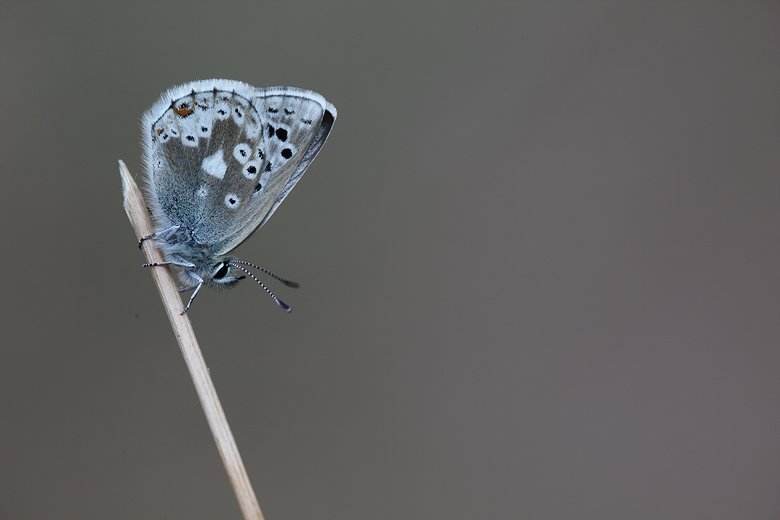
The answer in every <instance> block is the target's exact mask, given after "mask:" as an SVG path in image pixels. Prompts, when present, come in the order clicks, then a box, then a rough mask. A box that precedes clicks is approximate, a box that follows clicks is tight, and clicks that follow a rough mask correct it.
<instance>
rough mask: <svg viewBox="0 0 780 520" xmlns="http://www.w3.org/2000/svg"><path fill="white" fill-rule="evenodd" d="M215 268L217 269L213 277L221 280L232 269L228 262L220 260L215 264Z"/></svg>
mask: <svg viewBox="0 0 780 520" xmlns="http://www.w3.org/2000/svg"><path fill="white" fill-rule="evenodd" d="M214 269H215V271H214V274H212V275H211V278H213V279H214V280H221V279H222V278H224V277H226V276H227V274H228V272H229V271H230V266H229V265H228V264H227V262H220V263H218V264H217V265H215V266H214Z"/></svg>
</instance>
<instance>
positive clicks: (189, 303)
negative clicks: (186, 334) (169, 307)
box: [182, 273, 203, 314]
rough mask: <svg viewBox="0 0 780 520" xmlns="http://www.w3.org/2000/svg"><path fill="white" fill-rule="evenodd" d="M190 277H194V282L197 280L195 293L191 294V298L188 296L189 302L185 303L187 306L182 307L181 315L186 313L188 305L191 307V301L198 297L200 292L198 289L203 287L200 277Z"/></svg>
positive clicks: (193, 274) (194, 275) (192, 274)
mask: <svg viewBox="0 0 780 520" xmlns="http://www.w3.org/2000/svg"><path fill="white" fill-rule="evenodd" d="M190 275H191V276H193V277H195V279H196V280H198V285H197V286H195V292H194V293H192V296H190V301H188V302H187V306H186V307H184V310H183V311H182V314H185V313H186V312H187V309H189V308H190V305H192V300H194V299H195V297H196V296H197V295H198V291H200V288H201V287H203V279H202V278H201V277H200V276H198V275H196V274H195V273H190Z"/></svg>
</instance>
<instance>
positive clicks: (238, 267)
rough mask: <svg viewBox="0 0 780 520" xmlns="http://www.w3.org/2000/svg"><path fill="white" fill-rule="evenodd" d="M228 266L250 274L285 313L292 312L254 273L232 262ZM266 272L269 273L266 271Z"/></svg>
mask: <svg viewBox="0 0 780 520" xmlns="http://www.w3.org/2000/svg"><path fill="white" fill-rule="evenodd" d="M241 263H242V264H244V263H246V262H241ZM228 265H229V266H231V267H235V268H236V269H240V270H242V271H244V272H245V273H246V274H248V275H249V277H250V278H252V280H254V281H256V282H257V283H259V284H260V287H262V288H263V289H265V292H267V293H268V294H269V295H270V296H271V298H273V299H274V301H275V302H276V304H277V305H279V307H281V308H282V309H284V310H285V311H287V312H290V311H292V309H291V308H290V307H289V306H288V305H287V304H286V303H284V302H283V301H282V300H280V299H279V298H277V297H276V295H275V294H274V293H272V292H271V290H270V289H269V288H268V287H266V286H265V284H263V282H261V281H260V280H258V279H257V278H256V277H255V275H253V274H252V273H250V272H249V271H247V270H246V269H244V268H243V267H241V266H240V265H236V264H234V263H233V262H230V263H229V264H228ZM249 265H251V264H249ZM252 267H255V266H252ZM263 271H265V269H263ZM266 272H267V271H266ZM280 280H281V278H280ZM193 296H194V295H193Z"/></svg>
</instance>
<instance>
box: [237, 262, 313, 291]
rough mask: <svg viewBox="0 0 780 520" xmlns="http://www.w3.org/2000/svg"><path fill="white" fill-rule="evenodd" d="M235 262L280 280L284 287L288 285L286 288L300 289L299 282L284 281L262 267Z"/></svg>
mask: <svg viewBox="0 0 780 520" xmlns="http://www.w3.org/2000/svg"><path fill="white" fill-rule="evenodd" d="M233 261H234V262H236V263H239V264H244V265H248V266H249V267H254V268H255V269H257V270H259V271H263V272H264V273H265V274H267V275H268V276H271V277H273V278H276V279H277V280H279V281H280V282H282V283H283V284H284V285H286V286H288V287H295V288H296V289H297V288H298V287H300V285H298V282H291V281H290V280H285V279H284V278H282V277H281V276H276V275H275V274H274V273H272V272H271V271H269V270H267V269H263V268H262V267H260V266H259V265H255V264H250V263H249V262H242V261H241V260H233ZM243 271H245V272H246V269H243ZM255 279H256V278H255ZM258 283H259V282H258ZM263 287H265V286H263ZM266 290H267V289H266Z"/></svg>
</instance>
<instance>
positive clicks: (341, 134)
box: [0, 0, 780, 520]
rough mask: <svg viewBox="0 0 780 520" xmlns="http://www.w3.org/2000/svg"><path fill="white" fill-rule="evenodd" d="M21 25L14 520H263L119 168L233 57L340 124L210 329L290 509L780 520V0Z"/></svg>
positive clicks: (121, 9) (239, 405) (207, 341)
mask: <svg viewBox="0 0 780 520" xmlns="http://www.w3.org/2000/svg"><path fill="white" fill-rule="evenodd" d="M0 11H1V12H2V15H1V16H0V41H1V42H2V44H1V45H0V70H2V75H0V84H2V92H3V94H4V95H5V96H6V102H5V103H3V104H2V108H1V110H2V118H0V130H1V131H2V140H0V157H2V164H3V166H2V181H3V189H2V190H0V216H1V218H2V225H3V230H4V241H3V252H4V254H3V256H4V258H5V261H6V264H5V266H6V267H5V273H6V274H5V276H4V283H5V286H4V288H3V290H2V297H1V298H0V305H2V309H1V310H2V313H1V314H0V316H1V317H0V320H2V322H1V323H0V327H1V328H2V332H3V337H4V340H3V342H2V346H0V397H1V399H0V417H2V420H1V421H0V518H3V519H33V518H34V519H39V518H78V519H105V518H112V519H138V518H144V519H158V518H159V519H170V518H188V519H213V518H240V513H239V510H238V506H237V505H236V502H235V499H234V496H233V493H232V490H231V488H230V486H229V484H228V480H227V477H226V475H225V472H224V470H223V468H222V464H221V461H220V459H219V456H218V454H217V451H216V449H215V446H214V441H213V440H212V438H211V436H210V433H209V431H208V427H207V425H206V422H205V419H204V417H203V412H202V411H201V409H200V406H199V403H198V400H197V397H196V394H195V391H194V388H193V386H192V383H191V381H190V380H189V376H188V374H187V370H186V368H185V365H184V363H183V360H182V359H181V354H180V352H179V349H178V347H177V345H176V342H175V339H174V336H173V334H172V332H171V330H170V328H169V325H168V321H167V318H166V316H165V314H164V312H163V309H162V306H161V303H160V300H159V297H158V295H157V292H156V289H155V287H154V285H153V282H152V278H151V276H150V274H149V272H148V270H146V269H144V268H142V267H141V263H142V262H143V261H144V258H143V256H142V254H141V253H140V252H139V250H138V248H137V247H136V238H135V236H134V234H133V231H132V228H131V227H130V224H129V223H128V221H127V218H126V216H125V213H124V211H123V209H122V200H121V184H120V178H119V173H118V168H117V160H118V159H123V160H124V161H125V162H126V163H127V164H128V166H129V168H130V170H131V171H132V172H133V173H134V174H135V175H136V176H137V178H138V180H139V183H141V181H142V175H141V166H140V146H139V140H140V130H139V124H138V121H139V118H140V116H141V114H142V113H143V111H144V110H146V109H147V108H148V107H149V106H151V104H152V103H153V102H154V101H156V100H157V98H158V96H159V95H160V93H161V92H162V91H164V90H165V89H167V88H169V87H171V86H173V85H177V84H180V83H184V82H187V81H192V80H196V79H207V78H212V77H218V78H229V79H235V80H241V81H245V82H247V83H250V84H252V85H255V86H258V87H263V86H275V85H289V86H296V87H302V88H307V89H312V90H315V91H317V92H320V93H321V94H322V95H324V96H325V97H326V98H327V99H328V100H330V101H331V102H333V103H334V104H335V105H336V107H337V108H338V114H339V117H338V120H337V122H336V125H335V127H334V129H333V133H332V134H331V137H330V139H329V141H328V144H327V145H326V146H325V147H324V149H323V150H322V153H321V154H320V155H319V157H318V158H317V160H316V161H315V162H314V163H313V165H312V166H311V168H310V169H309V170H308V172H307V174H306V175H305V176H304V178H303V180H302V181H301V182H300V183H299V184H298V186H297V187H296V189H295V190H294V191H293V192H292V194H291V195H290V197H288V198H287V200H286V201H285V202H284V204H283V205H282V206H281V207H280V208H279V210H278V211H277V212H276V213H275V215H274V217H273V218H272V219H271V220H270V222H269V223H268V224H267V225H266V226H265V227H264V228H263V229H262V230H261V231H260V232H258V233H257V234H255V235H254V236H253V237H252V239H251V240H249V241H248V242H247V243H245V244H244V245H242V246H241V247H240V248H239V249H238V250H237V251H236V253H237V255H238V256H239V257H240V258H241V259H243V260H246V261H250V262H255V263H258V264H260V265H262V266H263V267H265V268H267V269H270V270H271V271H274V272H276V273H277V274H279V275H281V276H283V277H287V278H290V279H293V280H296V281H298V282H299V283H300V284H301V289H299V290H297V291H296V290H292V289H289V288H286V287H283V286H281V285H280V284H278V283H276V282H275V281H273V280H270V279H268V285H269V287H271V288H272V289H273V290H275V291H276V293H277V294H278V295H279V297H280V298H281V299H282V300H284V301H285V302H287V303H288V304H289V305H290V306H292V308H293V312H292V313H291V314H289V315H288V314H286V313H284V312H283V311H281V310H280V309H279V308H278V307H277V306H276V305H275V304H274V302H273V301H272V300H271V299H270V298H269V297H268V296H267V295H266V294H265V293H264V292H263V291H262V290H261V289H260V288H259V287H257V286H256V285H254V284H252V283H243V284H241V285H240V286H239V287H238V288H236V289H235V290H232V291H228V292H219V293H218V292H214V291H206V292H201V294H200V295H199V296H198V299H197V300H196V302H195V304H194V306H193V308H192V309H191V311H190V313H189V315H190V318H191V319H192V321H193V324H194V327H195V330H196V332H197V334H198V337H199V340H200V344H201V348H202V349H203V352H204V355H205V357H206V360H207V362H208V364H209V366H210V369H211V375H212V377H213V378H214V381H215V384H216V387H217V390H218V392H219V395H220V398H221V400H222V403H223V405H224V407H225V410H226V413H227V416H228V419H229V421H230V423H231V426H232V428H233V433H234V435H235V437H236V440H237V442H238V445H239V448H240V450H241V453H242V455H243V457H244V462H245V464H246V467H247V471H248V473H249V476H250V478H251V479H252V482H253V484H254V487H255V491H256V493H257V496H258V500H259V502H260V505H261V507H262V509H263V512H264V514H265V516H266V518H267V519H268V520H284V519H302V518H318V519H367V518H370V519H395V518H414V519H418V518H419V519H438V518H448V519H472V518H490V519H493V518H496V519H517V518H588V519H590V518H592V519H600V520H604V519H626V518H631V519H658V518H664V519H677V518H679V519H691V518H707V519H708V520H711V519H733V518H762V519H777V518H780V493H779V491H780V377H778V372H779V371H780V270H779V269H778V267H779V265H778V258H779V253H780V229H779V226H778V224H779V223H780V96H779V95H778V94H779V93H780V6H779V5H778V3H777V2H770V1H766V2H761V1H753V2H725V1H706V2H705V1H702V2H669V3H657V2H645V3H639V4H635V3H625V2H619V1H605V2H597V3H593V2H588V3H585V2H573V1H558V2H523V1H519V2H511V3H510V2H507V3H500V2H496V3H488V2H479V3H477V2H474V3H454V2H452V3H445V2H440V3H439V2H428V1H423V2H414V3H412V2H409V3H391V2H376V1H370V2H296V1H291V2H275V3H268V2H234V1H230V0H228V1H223V2H211V3H210V2H181V1H177V2H150V1H139V2H113V3H105V2H81V1H73V2H54V1H48V2H16V1H10V2H6V3H5V4H4V5H3V6H2V7H1V8H0Z"/></svg>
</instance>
